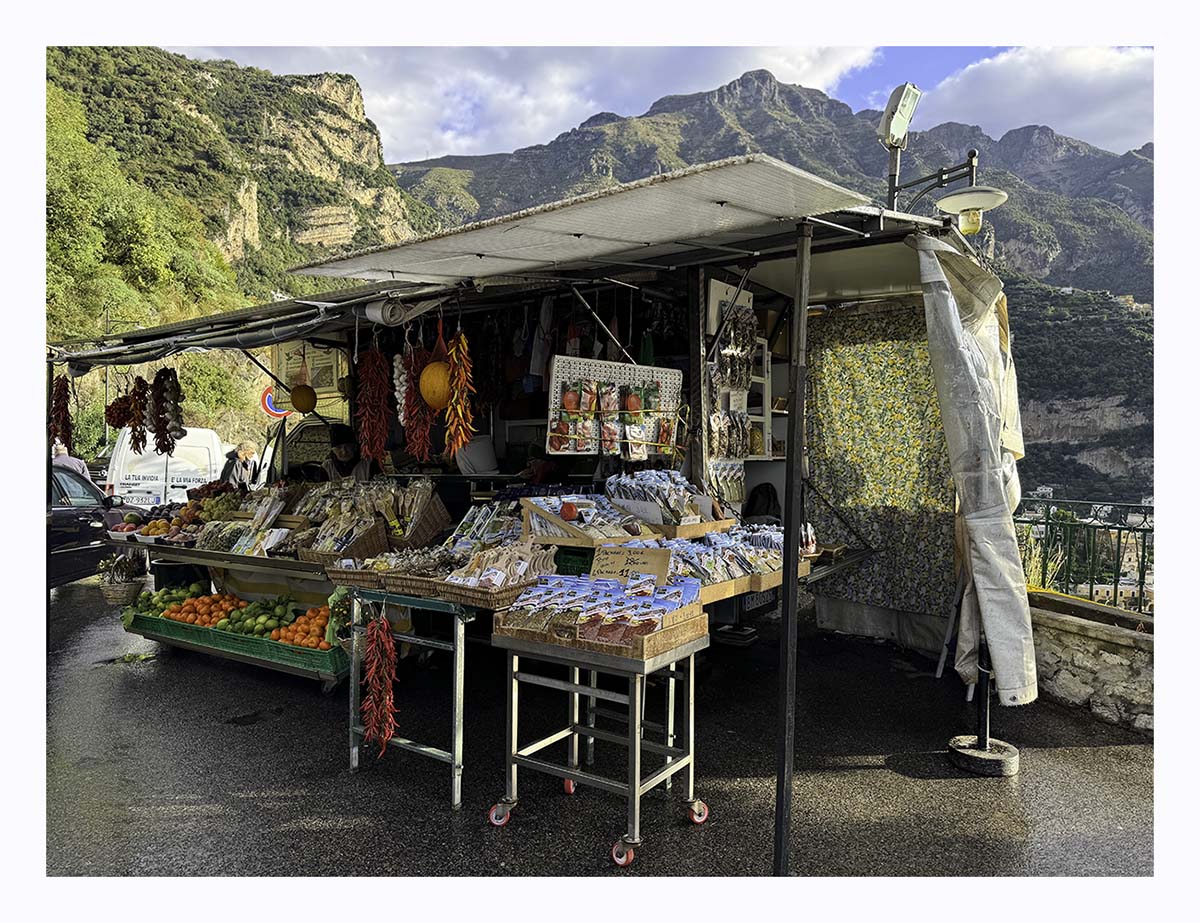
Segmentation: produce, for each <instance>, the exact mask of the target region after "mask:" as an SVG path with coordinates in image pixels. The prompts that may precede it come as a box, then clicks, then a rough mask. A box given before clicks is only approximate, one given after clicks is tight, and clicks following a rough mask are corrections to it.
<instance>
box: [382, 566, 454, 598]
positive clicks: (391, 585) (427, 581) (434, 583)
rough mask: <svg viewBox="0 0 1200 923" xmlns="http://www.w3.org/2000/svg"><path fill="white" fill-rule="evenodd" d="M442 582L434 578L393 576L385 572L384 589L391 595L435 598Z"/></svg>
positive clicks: (406, 575)
mask: <svg viewBox="0 0 1200 923" xmlns="http://www.w3.org/2000/svg"><path fill="white" fill-rule="evenodd" d="M440 585H441V581H440V580H437V579H436V578H434V577H417V576H415V575H413V574H392V573H388V572H387V571H384V573H383V588H384V589H385V590H387V591H388V592H389V593H400V594H402V595H404V596H424V597H433V596H435V595H436V590H437V587H438V586H440Z"/></svg>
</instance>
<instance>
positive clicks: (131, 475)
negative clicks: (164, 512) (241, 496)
mask: <svg viewBox="0 0 1200 923" xmlns="http://www.w3.org/2000/svg"><path fill="white" fill-rule="evenodd" d="M225 451H226V450H225V444H224V443H223V442H222V441H221V437H220V436H218V435H217V433H216V431H215V430H211V429H196V428H189V429H188V431H187V435H186V436H184V437H183V438H182V439H180V440H179V441H178V442H176V443H175V451H174V452H172V453H171V454H170V455H159V454H158V453H157V452H156V451H154V436H153V434H151V433H147V434H146V447H145V448H144V449H143V450H142V454H141V455H138V454H137V453H136V452H134V451H133V449H132V448H131V447H130V445H129V427H128V426H126V427H124V428H123V429H122V430H121V432H120V433H119V434H118V435H117V442H116V445H115V446H114V447H113V453H112V458H111V459H110V461H109V463H108V473H107V474H106V475H105V477H104V482H105V483H104V492H105V493H107V494H109V495H110V496H111V495H113V494H116V495H117V496H120V497H122V498H124V500H125V502H126V503H131V504H133V505H135V506H157V505H158V504H160V503H173V502H176V501H183V500H186V499H187V492H188V490H190V489H191V488H193V487H199V486H200V485H201V484H207V483H208V482H209V481H215V480H216V479H217V478H219V477H220V476H221V470H222V469H223V468H224V467H225Z"/></svg>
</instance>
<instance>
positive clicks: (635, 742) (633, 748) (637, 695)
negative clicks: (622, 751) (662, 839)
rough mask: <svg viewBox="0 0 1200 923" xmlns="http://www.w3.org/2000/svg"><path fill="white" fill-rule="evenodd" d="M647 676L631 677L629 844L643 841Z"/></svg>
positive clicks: (627, 832) (632, 844)
mask: <svg viewBox="0 0 1200 923" xmlns="http://www.w3.org/2000/svg"><path fill="white" fill-rule="evenodd" d="M645 681H646V680H645V677H643V676H641V675H640V674H634V675H633V676H630V677H629V729H628V730H629V783H628V784H629V806H628V816H627V820H628V824H627V828H628V829H627V830H626V833H625V837H624V840H625V842H626V844H627V845H629V846H637V845H638V844H639V843H641V842H642V831H641V814H642V796H641V783H642V692H643V688H644V683H645Z"/></svg>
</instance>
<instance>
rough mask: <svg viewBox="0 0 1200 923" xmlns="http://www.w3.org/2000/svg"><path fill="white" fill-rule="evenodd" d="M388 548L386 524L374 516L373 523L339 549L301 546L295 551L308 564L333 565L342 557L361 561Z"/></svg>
mask: <svg viewBox="0 0 1200 923" xmlns="http://www.w3.org/2000/svg"><path fill="white" fill-rule="evenodd" d="M387 550H388V543H387V526H386V525H384V522H383V520H382V519H379V518H376V520H375V524H374V525H373V526H371V528H369V529H367V531H366V532H364V533H363V534H362V535H360V536H359V537H358V538H356V539H355V540H354V541H352V542H351V543H350V544H349V545H347V546H346V547H345V548H343V549H342V550H341V551H313V550H312V549H311V548H301V549H299V551H298V552H297V554H298V555H299V556H300V560H301V561H306V562H308V563H309V564H320V565H322V566H323V567H333V566H335V565H336V564H337V562H338V561H340V560H342V559H343V558H353V559H354V560H356V561H363V560H366V559H367V558H373V557H375V556H376V555H378V554H383V552H385V551H387Z"/></svg>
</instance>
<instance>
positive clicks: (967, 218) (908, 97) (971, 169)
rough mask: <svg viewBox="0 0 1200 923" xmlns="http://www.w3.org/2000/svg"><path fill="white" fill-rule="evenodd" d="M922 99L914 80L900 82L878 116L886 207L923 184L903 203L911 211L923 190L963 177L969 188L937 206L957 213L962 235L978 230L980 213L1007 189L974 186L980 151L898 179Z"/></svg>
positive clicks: (1000, 199) (1001, 199)
mask: <svg viewBox="0 0 1200 923" xmlns="http://www.w3.org/2000/svg"><path fill="white" fill-rule="evenodd" d="M920 101H921V91H920V90H918V89H917V87H916V84H912V83H902V84H900V86H898V87H896V89H894V90H892V95H891V96H890V97H889V98H888V103H887V108H885V109H884V111H883V117H882V118H880V120H879V126H878V127H877V128H876V129H875V133H876V134H877V135H879V143H880V144H882V145H883V146H884V147H886V148H887V151H888V194H887V207H888V208H889V209H891V210H892V211H896V210H897V209H898V208H899V202H900V191H901V190H902V189H912V188H914V187H916V186H924V187H925V188H924V189H922V190H921V191H920V192H918V193H917V194H916V195H915V196H914V197H913V199H912V201H911V202H909V203H907V205H906V206H905V207H906V208H907V210H908V211H910V212H911V211H912V209H913V206H915V205H916V204H917V203H918V202H919V201H921V199H922V198H923V197H924V196H925V194H926V193H928V192H932V191H933V190H934V189H942V188H944V187H946V186H949V185H950V184H951V183H953V182H957V181H958V180H960V179H965V180H966V181H967V184H968V185H969V187H970V188H969V189H964V190H962V191H960V192H956V193H952V194H951V195H948V196H946V197H944V198H943V199H941V200H939V201H938V203H937V207H938V208H939V209H941V210H942V211H944V212H947V213H949V214H951V215H958V229H959V231H961V232H962V233H963V234H964V235H969V234H978V233H979V229H980V228H981V227H982V226H983V213H984V211H986V210H987V209H989V208H997V207H998V206H1000V205H1003V204H1004V202H1005V200H1007V199H1008V193H1007V192H1004V191H1003V190H1001V189H993V188H992V187H990V186H976V185H975V175H976V171H977V170H978V168H979V151H977V150H975V149H974V148H972V149H971V150H969V151H967V159H966V160H965V161H963V162H962V163H960V164H958V165H957V166H953V167H942V168H941V169H940V170H938V171H937V172H936V173H930V174H929V175H928V176H922V177H921V178H920V179H914V180H911V181H910V182H907V183H901V182H900V152H901V151H902V150H904V149H905V148H906V147H907V146H908V126H909V124H910V123H911V122H912V118H913V115H914V114H915V113H916V111H917V103H918V102H920Z"/></svg>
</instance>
